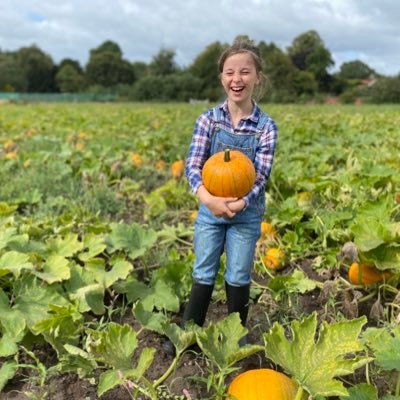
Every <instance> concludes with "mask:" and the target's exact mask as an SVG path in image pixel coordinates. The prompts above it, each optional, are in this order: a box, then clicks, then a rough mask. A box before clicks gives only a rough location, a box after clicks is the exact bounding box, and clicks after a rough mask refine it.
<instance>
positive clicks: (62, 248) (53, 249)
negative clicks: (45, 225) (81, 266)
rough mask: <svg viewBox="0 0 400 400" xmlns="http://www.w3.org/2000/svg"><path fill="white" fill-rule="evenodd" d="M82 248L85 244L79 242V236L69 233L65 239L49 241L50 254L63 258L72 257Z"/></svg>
mask: <svg viewBox="0 0 400 400" xmlns="http://www.w3.org/2000/svg"><path fill="white" fill-rule="evenodd" d="M82 248H83V243H82V242H80V241H79V240H78V235H76V234H73V233H69V234H68V235H66V237H65V238H62V237H57V238H55V239H49V240H48V241H47V250H48V253H49V254H57V255H59V256H62V257H72V256H73V255H74V254H76V253H77V252H78V251H80V250H82Z"/></svg>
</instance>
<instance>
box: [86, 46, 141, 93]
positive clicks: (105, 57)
mask: <svg viewBox="0 0 400 400" xmlns="http://www.w3.org/2000/svg"><path fill="white" fill-rule="evenodd" d="M86 78H87V80H88V82H89V83H90V84H92V85H102V86H104V87H111V86H114V85H117V84H120V83H121V84H132V83H133V82H134V80H135V76H134V71H133V68H132V66H131V64H130V63H129V62H128V61H126V60H124V59H122V52H121V50H120V48H119V46H118V45H117V44H115V43H114V42H111V41H106V42H104V43H103V44H102V45H100V46H99V47H97V48H96V49H93V50H91V51H90V58H89V61H88V63H87V65H86Z"/></svg>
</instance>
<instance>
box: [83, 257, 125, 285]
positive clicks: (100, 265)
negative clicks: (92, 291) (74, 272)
mask: <svg viewBox="0 0 400 400" xmlns="http://www.w3.org/2000/svg"><path fill="white" fill-rule="evenodd" d="M111 266H112V268H111V269H110V270H109V271H106V268H105V262H104V260H103V259H100V258H93V259H91V260H89V261H88V262H87V263H86V264H85V270H86V272H87V273H88V274H90V275H92V276H93V278H94V280H95V281H96V282H98V283H100V284H101V285H102V286H103V287H104V288H108V287H110V286H111V285H112V284H113V283H115V282H116V281H118V280H119V279H125V278H126V277H127V276H128V275H129V273H130V272H131V271H132V270H133V266H132V264H131V263H130V262H128V261H126V260H124V259H121V258H119V259H116V260H112V262H111Z"/></svg>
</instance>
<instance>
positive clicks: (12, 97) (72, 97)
mask: <svg viewBox="0 0 400 400" xmlns="http://www.w3.org/2000/svg"><path fill="white" fill-rule="evenodd" d="M117 98H118V96H117V95H116V94H111V93H110V94H107V93H14V92H0V101H10V102H17V103H18V102H21V103H25V102H27V103H29V102H63V101H65V102H88V101H115V100H117Z"/></svg>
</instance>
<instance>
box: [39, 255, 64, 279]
mask: <svg viewBox="0 0 400 400" xmlns="http://www.w3.org/2000/svg"><path fill="white" fill-rule="evenodd" d="M34 275H36V276H38V277H39V278H40V279H42V280H44V281H46V282H47V283H49V284H52V283H54V282H61V281H65V280H68V279H69V278H70V276H71V270H70V268H69V261H68V260H67V259H66V258H64V257H62V256H60V255H57V254H53V255H51V256H49V258H48V259H47V260H46V262H45V263H44V265H43V266H42V271H35V272H34Z"/></svg>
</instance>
